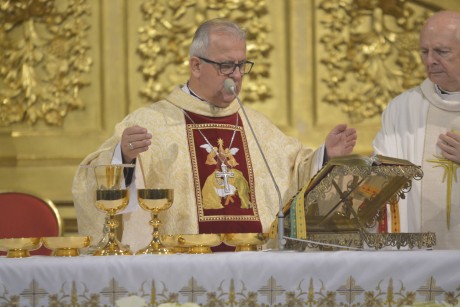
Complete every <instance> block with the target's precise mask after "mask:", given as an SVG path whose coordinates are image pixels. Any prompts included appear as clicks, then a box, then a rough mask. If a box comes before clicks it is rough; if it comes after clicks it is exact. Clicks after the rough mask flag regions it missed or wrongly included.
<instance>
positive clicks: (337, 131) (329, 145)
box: [325, 124, 358, 159]
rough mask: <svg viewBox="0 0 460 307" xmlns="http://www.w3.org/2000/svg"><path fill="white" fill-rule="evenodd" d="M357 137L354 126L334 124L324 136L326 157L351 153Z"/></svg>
mask: <svg viewBox="0 0 460 307" xmlns="http://www.w3.org/2000/svg"><path fill="white" fill-rule="evenodd" d="M357 138H358V134H357V133H356V129H355V128H347V125H346V124H339V125H337V126H335V127H334V128H333V129H332V130H331V132H329V134H328V135H327V137H326V143H325V144H326V155H327V159H330V158H333V157H338V156H343V155H348V154H351V152H352V151H353V148H354V147H355V145H356V139H357Z"/></svg>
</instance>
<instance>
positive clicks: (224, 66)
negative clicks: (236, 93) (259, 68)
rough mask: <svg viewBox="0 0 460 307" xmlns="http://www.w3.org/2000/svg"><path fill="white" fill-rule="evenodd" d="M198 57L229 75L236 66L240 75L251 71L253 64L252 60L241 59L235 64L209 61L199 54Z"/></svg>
mask: <svg viewBox="0 0 460 307" xmlns="http://www.w3.org/2000/svg"><path fill="white" fill-rule="evenodd" d="M198 58H199V59H200V60H203V61H205V62H206V63H209V64H215V65H217V66H219V71H220V73H221V74H223V75H230V74H231V73H233V72H234V71H235V69H236V68H237V67H238V69H239V71H240V74H242V75H243V74H248V73H249V72H250V71H251V69H252V66H254V62H251V61H242V62H240V63H238V64H235V63H229V62H224V63H219V62H214V61H211V60H210V59H206V58H203V57H200V56H199V57H198Z"/></svg>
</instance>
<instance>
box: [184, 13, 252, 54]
mask: <svg viewBox="0 0 460 307" xmlns="http://www.w3.org/2000/svg"><path fill="white" fill-rule="evenodd" d="M211 33H228V34H232V35H235V36H236V37H238V38H240V39H243V40H244V39H246V31H245V30H243V29H242V28H240V26H239V25H237V24H236V23H234V22H233V21H230V20H227V19H222V18H216V19H211V20H208V21H205V22H204V23H202V24H201V25H200V26H199V27H198V29H197V30H196V32H195V35H194V36H193V40H192V44H191V45H190V52H189V55H190V56H206V52H207V49H208V45H209V36H210V35H211Z"/></svg>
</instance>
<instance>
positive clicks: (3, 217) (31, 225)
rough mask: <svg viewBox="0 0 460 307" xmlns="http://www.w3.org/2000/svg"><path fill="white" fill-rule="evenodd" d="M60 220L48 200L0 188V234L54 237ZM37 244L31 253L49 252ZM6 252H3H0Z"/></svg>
mask: <svg viewBox="0 0 460 307" xmlns="http://www.w3.org/2000/svg"><path fill="white" fill-rule="evenodd" d="M61 234H62V220H61V217H60V215H59V212H58V210H57V208H56V206H55V205H54V204H53V202H52V201H51V200H48V199H43V198H40V197H38V196H36V195H33V194H30V193H24V192H0V238H2V239H3V238H29V237H57V236H60V235H61ZM51 252H52V251H50V250H48V249H46V248H45V247H43V246H42V247H40V248H39V249H37V250H35V251H31V252H30V254H31V255H51ZM0 254H1V255H6V253H5V252H0Z"/></svg>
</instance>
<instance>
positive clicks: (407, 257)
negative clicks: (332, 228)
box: [0, 250, 460, 306]
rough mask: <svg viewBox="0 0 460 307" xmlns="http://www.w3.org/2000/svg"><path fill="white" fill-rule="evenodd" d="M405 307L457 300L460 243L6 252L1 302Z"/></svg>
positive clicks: (1, 261) (0, 260)
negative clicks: (446, 247)
mask: <svg viewBox="0 0 460 307" xmlns="http://www.w3.org/2000/svg"><path fill="white" fill-rule="evenodd" d="M128 296H137V297H140V298H143V299H144V300H145V302H146V306H157V305H158V304H161V303H165V302H178V303H186V302H194V303H197V304H200V305H203V306H205V305H206V306H224V305H225V306H256V305H258V306H404V305H410V304H412V303H414V302H428V301H429V302H438V303H441V302H445V303H449V304H452V305H455V304H456V303H457V298H458V297H459V296H460V251H434V250H433V251H430V250H406V251H327V252H320V251H315V252H293V251H258V252H232V253H215V254H204V255H188V254H174V255H138V256H88V255H82V256H78V257H51V256H32V257H29V258H21V259H10V258H6V257H0V306H77V305H79V306H115V305H116V302H117V300H119V299H121V298H126V297H128Z"/></svg>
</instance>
